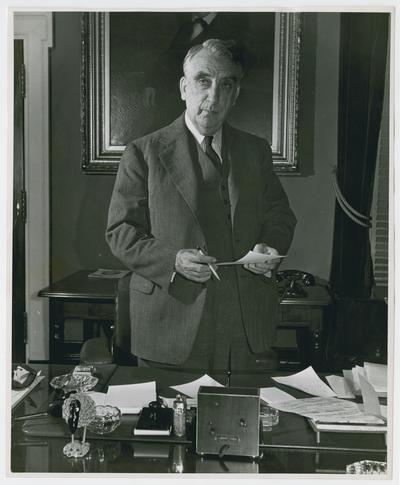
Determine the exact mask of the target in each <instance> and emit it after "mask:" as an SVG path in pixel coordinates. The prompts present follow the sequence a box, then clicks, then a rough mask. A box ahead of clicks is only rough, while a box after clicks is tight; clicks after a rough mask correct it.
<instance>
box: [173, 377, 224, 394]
mask: <svg viewBox="0 0 400 485" xmlns="http://www.w3.org/2000/svg"><path fill="white" fill-rule="evenodd" d="M200 386H216V387H225V386H223V385H222V384H220V383H219V382H218V381H216V380H215V379H213V378H212V377H210V376H209V375H207V374H204V375H203V376H201V377H199V379H196V380H195V381H192V382H188V383H187V384H181V385H179V386H171V389H175V391H178V392H181V393H183V394H185V395H186V396H189V397H192V398H197V393H198V392H199V389H200Z"/></svg>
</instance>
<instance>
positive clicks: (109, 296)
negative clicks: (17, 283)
mask: <svg viewBox="0 0 400 485" xmlns="http://www.w3.org/2000/svg"><path fill="white" fill-rule="evenodd" d="M93 271H94V270H87V269H84V270H80V271H77V272H75V273H72V274H70V275H69V276H66V277H65V278H62V279H61V280H59V281H56V282H54V283H52V284H51V285H49V286H47V287H46V288H43V289H42V290H40V291H39V293H38V295H39V296H42V297H48V298H64V299H82V300H114V299H115V298H116V296H117V288H118V279H116V278H89V277H88V275H89V274H90V273H93Z"/></svg>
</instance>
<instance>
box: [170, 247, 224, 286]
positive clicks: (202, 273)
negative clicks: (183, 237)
mask: <svg viewBox="0 0 400 485" xmlns="http://www.w3.org/2000/svg"><path fill="white" fill-rule="evenodd" d="M216 261H217V260H216V259H215V258H213V257H212V256H205V255H203V254H200V253H199V251H198V250H197V249H181V250H180V251H178V253H177V255H176V259H175V271H176V272H177V273H179V274H181V275H182V276H184V277H185V278H187V279H188V280H191V281H195V282H196V283H205V282H206V281H208V280H209V279H210V278H211V270H210V268H209V267H208V264H213V263H215V262H216Z"/></svg>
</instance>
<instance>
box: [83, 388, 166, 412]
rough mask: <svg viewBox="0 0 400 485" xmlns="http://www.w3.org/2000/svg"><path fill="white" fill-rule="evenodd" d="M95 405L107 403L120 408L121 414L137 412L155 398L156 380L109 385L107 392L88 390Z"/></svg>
mask: <svg viewBox="0 0 400 485" xmlns="http://www.w3.org/2000/svg"><path fill="white" fill-rule="evenodd" d="M88 394H89V396H90V397H91V398H92V399H93V400H94V401H95V403H96V406H99V405H108V406H115V407H117V408H118V409H120V411H121V413H122V414H138V413H140V411H141V410H142V408H143V407H144V406H148V404H149V402H151V401H155V400H156V399H157V394H156V382H155V381H151V382H142V383H140V384H125V385H119V386H109V387H108V391H107V393H102V392H89V393H88Z"/></svg>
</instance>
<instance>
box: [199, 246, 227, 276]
mask: <svg viewBox="0 0 400 485" xmlns="http://www.w3.org/2000/svg"><path fill="white" fill-rule="evenodd" d="M197 251H198V252H199V253H200V254H201V255H202V256H205V254H204V253H203V251H202V250H201V249H200V248H197ZM207 266H208V267H209V268H210V271H211V273H212V274H213V275H214V276H215V277H216V278H217V280H218V281H221V278H220V277H219V276H218V273H217V272H216V271H215V269H214V268H213V267H212V265H211V264H210V263H207Z"/></svg>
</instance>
